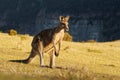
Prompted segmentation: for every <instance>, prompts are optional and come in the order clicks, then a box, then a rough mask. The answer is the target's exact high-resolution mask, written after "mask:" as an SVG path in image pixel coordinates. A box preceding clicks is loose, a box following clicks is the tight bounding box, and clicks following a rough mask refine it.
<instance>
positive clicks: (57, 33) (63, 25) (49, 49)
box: [12, 16, 69, 68]
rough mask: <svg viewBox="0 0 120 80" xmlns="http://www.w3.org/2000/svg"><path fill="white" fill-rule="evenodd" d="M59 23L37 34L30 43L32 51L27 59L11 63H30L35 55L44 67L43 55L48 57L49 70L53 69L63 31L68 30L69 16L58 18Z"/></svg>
mask: <svg viewBox="0 0 120 80" xmlns="http://www.w3.org/2000/svg"><path fill="white" fill-rule="evenodd" d="M59 19H60V22H59V23H58V25H57V27H55V28H52V29H46V30H43V31H41V32H40V33H38V34H37V35H36V36H35V37H34V38H33V41H32V43H31V46H32V50H31V53H30V55H29V57H28V58H27V59H25V60H17V61H15V60H14V61H13V60H12V61H13V62H22V63H26V64H27V63H30V62H31V61H32V60H33V59H34V57H35V56H36V55H39V57H40V66H41V67H42V66H44V53H49V55H50V68H53V67H55V56H58V55H59V52H60V49H61V43H62V40H63V37H64V31H65V30H67V31H68V30H69V27H68V20H69V16H66V17H63V16H60V17H59Z"/></svg>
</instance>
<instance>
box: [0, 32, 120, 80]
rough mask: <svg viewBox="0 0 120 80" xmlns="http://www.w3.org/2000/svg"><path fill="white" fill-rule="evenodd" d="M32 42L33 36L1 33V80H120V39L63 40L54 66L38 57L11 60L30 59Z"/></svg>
mask: <svg viewBox="0 0 120 80" xmlns="http://www.w3.org/2000/svg"><path fill="white" fill-rule="evenodd" d="M31 41H32V37H31V36H28V35H24V36H23V35H16V36H9V35H8V34H3V33H0V79H1V80H3V79H5V80H8V79H9V80H10V77H11V76H13V77H12V78H11V80H16V78H19V79H17V80H24V79H25V80H39V79H40V78H41V79H42V80H56V79H57V80H114V79H115V80H119V76H120V53H119V52H120V44H119V43H120V41H115V42H106V43H97V42H95V43H90V42H88V43H80V42H63V44H62V48H61V52H60V55H59V57H56V61H55V62H56V68H54V69H50V68H49V67H40V64H39V63H40V62H39V57H38V56H36V58H35V60H34V61H32V62H31V63H30V64H22V63H13V62H9V60H18V59H25V58H27V57H28V55H29V52H30V50H31ZM45 65H46V66H49V55H48V54H45ZM14 76H15V77H14ZM13 78H14V79H13Z"/></svg>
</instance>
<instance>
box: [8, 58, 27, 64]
mask: <svg viewBox="0 0 120 80" xmlns="http://www.w3.org/2000/svg"><path fill="white" fill-rule="evenodd" d="M9 62H17V63H24V64H28V63H29V62H28V60H27V59H25V60H9Z"/></svg>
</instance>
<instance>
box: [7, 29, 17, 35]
mask: <svg viewBox="0 0 120 80" xmlns="http://www.w3.org/2000/svg"><path fill="white" fill-rule="evenodd" d="M8 34H9V35H10V36H15V35H17V31H16V30H14V29H10V30H9V31H8Z"/></svg>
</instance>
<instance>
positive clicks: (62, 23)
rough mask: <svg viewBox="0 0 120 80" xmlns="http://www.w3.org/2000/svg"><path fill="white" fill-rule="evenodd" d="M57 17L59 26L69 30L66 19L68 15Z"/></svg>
mask: <svg viewBox="0 0 120 80" xmlns="http://www.w3.org/2000/svg"><path fill="white" fill-rule="evenodd" d="M59 18H60V26H61V27H62V28H64V29H65V30H67V31H68V30H69V27H68V20H69V18H70V16H66V17H63V16H60V17H59Z"/></svg>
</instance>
